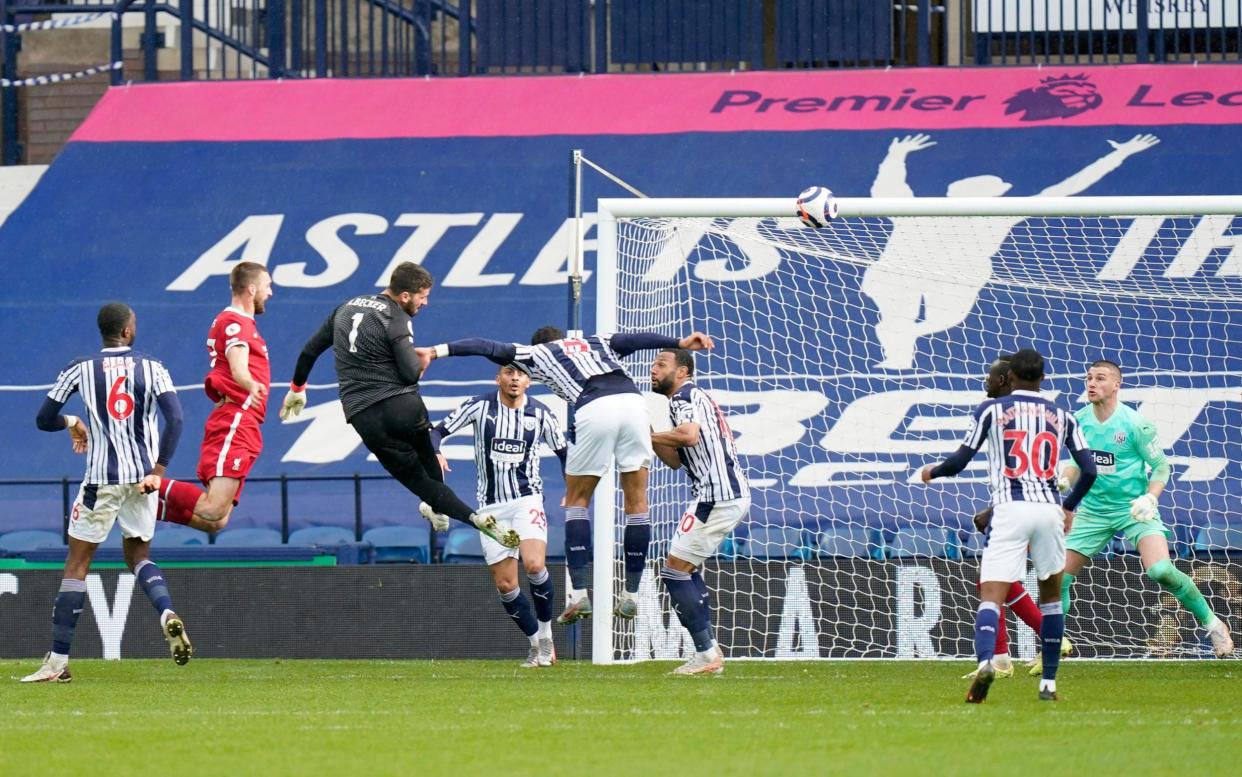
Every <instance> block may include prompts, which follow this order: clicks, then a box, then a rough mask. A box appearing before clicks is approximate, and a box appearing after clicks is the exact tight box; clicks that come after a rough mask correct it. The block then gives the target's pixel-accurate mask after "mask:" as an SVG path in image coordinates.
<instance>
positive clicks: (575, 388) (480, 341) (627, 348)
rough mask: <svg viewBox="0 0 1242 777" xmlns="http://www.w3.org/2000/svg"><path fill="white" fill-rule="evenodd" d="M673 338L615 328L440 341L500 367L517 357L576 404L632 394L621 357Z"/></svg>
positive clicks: (670, 343)
mask: <svg viewBox="0 0 1242 777" xmlns="http://www.w3.org/2000/svg"><path fill="white" fill-rule="evenodd" d="M678 342H679V341H678V339H677V338H675V337H668V336H666V335H659V334H655V333H652V332H618V333H616V334H612V335H591V336H590V337H586V338H575V337H569V338H565V339H564V340H554V341H552V342H550V343H540V344H539V345H517V344H516V343H501V342H497V341H496V340H488V339H485V338H482V337H472V338H467V339H465V340H455V341H453V342H451V343H447V344H445V345H442V346H436V348H437V350H438V349H440V348H444V349H445V350H446V352H447V354H441V355H448V356H486V357H487V358H489V359H491V360H492V361H493V362H495V363H496V364H499V365H501V366H504V365H506V364H508V363H510V362H517V363H518V364H521V365H522V366H524V367H525V368H526V369H527V371H528V372H530V376H531V378H533V379H534V380H537V381H539V382H540V383H543V384H544V385H545V386H547V387H548V388H550V389H552V393H553V394H556V395H557V396H558V397H560V398H561V399H563V400H565V401H566V402H568V403H569V406H570V407H571V408H580V407H582V406H584V405H586V404H587V403H588V402H591V401H593V400H595V399H598V398H600V397H604V396H609V395H611V394H638V393H640V392H639V390H638V387H637V386H635V385H634V381H633V379H632V378H630V376H629V373H627V372H626V371H625V367H623V366H622V365H621V359H624V358H625V357H626V356H629V355H630V354H632V353H634V352H635V351H641V350H646V349H655V348H675V347H677V345H678Z"/></svg>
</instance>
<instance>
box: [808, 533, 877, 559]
mask: <svg viewBox="0 0 1242 777" xmlns="http://www.w3.org/2000/svg"><path fill="white" fill-rule="evenodd" d="M815 545H816V550H817V551H818V553H819V555H821V556H836V557H839V558H873V559H877V560H878V559H881V558H883V553H884V549H883V545H884V542H883V538H882V537H881V536H880V533H879V532H878V531H876V530H874V529H868V528H866V527H864V526H839V527H832V528H829V529H826V530H824V531H823V532H820V534H819V538H818V540H817V541H816V543H815Z"/></svg>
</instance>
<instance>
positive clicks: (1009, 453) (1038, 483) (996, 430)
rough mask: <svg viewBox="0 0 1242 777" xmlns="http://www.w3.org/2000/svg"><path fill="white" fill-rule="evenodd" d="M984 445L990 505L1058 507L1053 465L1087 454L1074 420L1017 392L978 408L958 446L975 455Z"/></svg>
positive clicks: (1040, 398)
mask: <svg viewBox="0 0 1242 777" xmlns="http://www.w3.org/2000/svg"><path fill="white" fill-rule="evenodd" d="M984 442H986V443H987V445H988V481H989V483H990V484H991V490H992V504H993V505H998V504H1004V503H1005V502H1045V503H1049V504H1061V493H1060V492H1059V491H1058V490H1057V461H1058V460H1060V458H1062V457H1067V458H1068V457H1069V456H1072V455H1074V454H1075V453H1076V452H1080V451H1082V452H1085V451H1086V450H1087V443H1086V441H1085V440H1084V439H1083V436H1082V431H1081V429H1080V428H1079V427H1078V422H1077V421H1076V420H1075V419H1074V416H1073V415H1071V414H1070V413H1069V412H1068V411H1066V410H1062V409H1061V408H1059V407H1057V406H1056V405H1054V404H1053V403H1052V402H1050V401H1049V400H1047V399H1045V398H1044V397H1043V396H1041V395H1040V394H1039V393H1038V392H1035V391H1022V390H1018V391H1014V392H1013V393H1011V394H1009V395H1008V396H1004V397H998V398H997V399H989V400H988V401H986V402H984V403H983V404H981V405H979V407H977V408H976V409H975V412H974V419H973V421H972V422H971V425H970V431H969V432H967V434H966V439H965V440H964V441H963V442H962V446H963V448H969V449H970V450H971V451H978V450H979V448H980V447H982V445H983V443H984ZM1066 507H1067V509H1072V507H1073V505H1070V504H1067V505H1066Z"/></svg>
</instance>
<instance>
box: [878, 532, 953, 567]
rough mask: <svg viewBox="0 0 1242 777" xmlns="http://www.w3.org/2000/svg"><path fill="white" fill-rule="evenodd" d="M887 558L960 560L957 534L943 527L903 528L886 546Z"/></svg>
mask: <svg viewBox="0 0 1242 777" xmlns="http://www.w3.org/2000/svg"><path fill="white" fill-rule="evenodd" d="M888 556H889V558H913V557H916V556H926V557H929V558H953V559H956V558H961V549H960V548H959V547H958V540H957V532H955V531H953V530H951V529H946V528H945V527H943V526H903V527H902V528H900V529H898V530H897V533H896V534H895V535H893V541H892V542H891V543H890V544H889V546H888Z"/></svg>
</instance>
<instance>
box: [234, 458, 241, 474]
mask: <svg viewBox="0 0 1242 777" xmlns="http://www.w3.org/2000/svg"><path fill="white" fill-rule="evenodd" d="M239 469H241V456H238V457H237V458H235V459H233V471H234V472H236V471H237V470H239Z"/></svg>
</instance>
